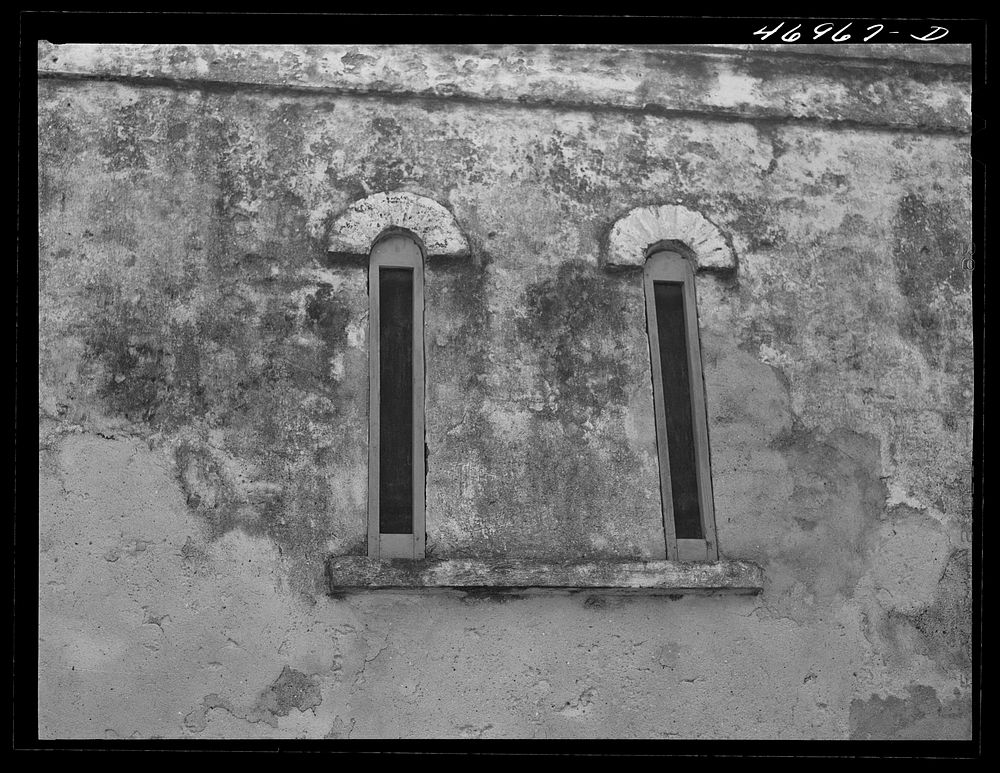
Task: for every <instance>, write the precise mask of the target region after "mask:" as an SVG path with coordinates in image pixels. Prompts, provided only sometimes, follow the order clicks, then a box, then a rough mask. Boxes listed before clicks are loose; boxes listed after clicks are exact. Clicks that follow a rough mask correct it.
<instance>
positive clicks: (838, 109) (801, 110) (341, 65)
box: [38, 41, 972, 133]
mask: <svg viewBox="0 0 1000 773" xmlns="http://www.w3.org/2000/svg"><path fill="white" fill-rule="evenodd" d="M804 48H806V47H804V46H798V47H796V50H797V51H799V50H802V49H804ZM817 53H819V52H817ZM38 74H39V77H47V78H59V77H66V78H73V77H77V78H94V79H102V80H131V81H150V82H158V83H173V84H183V85H187V86H191V87H210V86H212V85H230V86H243V87H248V86H249V87H267V88H279V89H280V88H285V89H289V90H295V91H298V92H303V91H305V92H309V91H314V92H316V93H324V92H327V93H329V92H332V93H346V94H359V95H362V94H366V95H380V96H396V97H415V98H431V99H436V98H457V99H466V100H475V101H485V102H492V103H498V104H502V103H509V104H513V105H521V106H542V107H552V108H559V107H567V108H571V109H583V110H587V109H620V110H641V111H646V112H650V113H681V114H693V115H698V116H704V117H708V118H719V119H729V120H732V119H737V120H739V119H744V120H754V119H757V120H759V119H769V120H800V121H818V122H822V123H829V124H844V125H849V126H861V127H872V128H876V129H890V130H905V131H916V132H946V133H968V132H969V131H970V129H971V120H972V112H971V98H972V89H971V68H967V67H964V66H961V65H960V64H954V63H947V64H946V63H940V62H927V61H924V62H914V61H912V60H910V59H902V58H900V59H898V60H885V59H880V60H862V59H849V58H842V59H840V60H837V58H835V57H834V58H831V57H830V56H829V54H828V53H827V52H825V51H824V52H822V53H821V55H817V56H808V55H801V54H797V55H794V56H792V55H781V52H778V51H775V50H774V49H773V47H771V46H768V47H765V48H763V49H762V50H743V49H740V50H734V49H732V48H724V47H717V48H713V47H687V46H662V47H656V48H653V47H649V46H645V47H641V46H637V47H628V46H622V47H614V46H606V45H600V46H581V45H546V46H532V45H439V46H430V45H407V46H400V45H386V46H367V45H366V46H355V45H330V46H311V45H288V46H281V45H258V46H251V45H240V46H237V45H160V44H155V45H146V44H144V45H126V44H64V45H53V44H50V43H47V42H44V41H42V42H39V48H38Z"/></svg>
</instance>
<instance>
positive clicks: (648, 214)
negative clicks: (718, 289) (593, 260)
mask: <svg viewBox="0 0 1000 773" xmlns="http://www.w3.org/2000/svg"><path fill="white" fill-rule="evenodd" d="M667 244H673V245H676V247H677V248H678V249H680V250H683V252H684V253H686V256H687V257H689V258H690V259H691V260H692V261H693V262H694V269H695V270H696V271H735V270H736V254H735V253H734V252H733V249H732V247H730V246H729V242H728V241H727V240H726V238H725V236H724V235H723V234H722V232H721V231H720V230H719V229H718V227H717V226H716V225H715V224H714V223H712V222H711V221H710V220H709V219H708V218H706V217H705V216H704V215H703V214H701V213H700V212H696V211H695V210H693V209H688V208H687V207H684V206H681V205H680V204H661V205H657V206H651V207H636V208H635V209H633V210H630V211H629V212H628V213H627V214H626V215H625V216H623V217H621V218H619V219H618V220H617V221H615V224H614V225H613V226H612V227H611V233H610V235H609V237H608V251H607V255H606V256H605V262H604V264H605V267H607V268H619V269H621V268H638V267H641V266H643V265H644V264H645V262H646V258H647V256H649V255H650V254H651V251H654V250H656V249H657V248H658V247H660V246H662V245H667ZM675 251H676V250H675Z"/></svg>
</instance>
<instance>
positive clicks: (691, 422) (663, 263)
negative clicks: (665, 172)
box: [643, 250, 719, 561]
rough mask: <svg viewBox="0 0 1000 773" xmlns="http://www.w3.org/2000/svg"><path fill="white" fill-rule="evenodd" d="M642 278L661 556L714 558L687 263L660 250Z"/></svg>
mask: <svg viewBox="0 0 1000 773" xmlns="http://www.w3.org/2000/svg"><path fill="white" fill-rule="evenodd" d="M643 283H644V287H645V294H646V327H647V331H648V333H649V352H650V359H651V364H652V375H653V399H654V414H655V416H656V447H657V452H658V456H659V461H660V498H661V503H662V510H663V529H664V535H665V538H666V544H667V558H668V559H671V560H675V561H714V560H717V559H718V557H719V549H718V544H717V543H716V539H715V508H714V505H713V502H712V477H711V469H710V464H709V451H708V419H707V416H706V413H705V385H704V381H703V380H702V372H701V346H700V345H699V341H698V313H697V300H696V298H695V287H694V271H693V270H692V268H691V264H690V263H689V262H688V261H687V260H685V259H684V258H683V257H682V256H681V255H679V254H678V253H676V252H671V251H668V250H661V251H658V252H654V253H653V254H651V255H650V256H649V257H648V259H647V260H646V265H645V269H644V280H643Z"/></svg>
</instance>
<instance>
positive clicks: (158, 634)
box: [38, 44, 972, 738]
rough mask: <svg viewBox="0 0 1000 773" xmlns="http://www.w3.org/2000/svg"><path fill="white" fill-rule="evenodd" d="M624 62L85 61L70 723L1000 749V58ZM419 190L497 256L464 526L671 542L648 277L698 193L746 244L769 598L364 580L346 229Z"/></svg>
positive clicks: (462, 542) (95, 731) (464, 270)
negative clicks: (977, 274) (985, 217)
mask: <svg viewBox="0 0 1000 773" xmlns="http://www.w3.org/2000/svg"><path fill="white" fill-rule="evenodd" d="M588 54H589V52H588V51H587V50H586V49H581V48H580V47H564V48H558V47H557V48H539V49H535V50H529V49H524V50H521V49H516V48H513V47H501V48H484V49H479V50H477V49H470V48H469V47H463V48H462V49H460V50H451V49H446V48H441V49H395V48H374V47H373V48H362V49H357V48H351V49H348V48H335V47H330V48H314V49H307V48H298V49H290V48H289V47H282V48H267V49H252V48H242V49H231V48H223V47H180V46H177V47H144V48H130V47H121V46H119V47H108V48H98V49H94V48H92V47H85V46H49V45H47V44H45V45H42V46H41V47H40V50H39V69H40V75H41V76H43V77H41V78H40V80H39V106H38V107H39V124H38V126H39V155H40V163H39V177H38V182H39V233H40V252H39V282H40V286H39V303H40V309H39V359H40V362H39V429H40V443H41V453H40V458H39V470H40V482H39V493H40V509H39V539H40V551H41V552H40V570H39V574H40V576H39V594H40V595H39V615H40V618H39V621H40V622H39V627H40V630H39V640H40V644H39V732H40V734H41V735H42V736H43V737H53V738H63V737H133V736H135V737H150V736H160V737H194V738H211V737H293V736H309V737H313V736H329V737H346V736H348V735H350V736H351V737H365V736H402V737H423V736H445V737H452V736H456V737H457V736H462V737H526V736H537V737H546V736H547V737H563V736H573V737H654V738H660V737H782V738H784V737H823V738H846V737H854V738H893V737H911V738H931V737H935V738H938V737H944V738H967V737H969V734H970V692H969V677H970V641H969V638H970V605H971V597H970V576H969V575H970V567H969V556H970V539H969V528H970V519H971V511H970V494H971V492H970V488H971V485H970V473H971V471H970V466H971V462H970V454H971V451H970V449H971V420H972V391H971V390H972V335H971V328H970V325H971V301H970V297H971V296H970V280H969V275H968V274H967V273H966V272H964V271H963V270H962V265H961V258H962V256H963V251H964V249H965V246H966V245H967V243H968V242H969V241H970V240H971V239H970V218H971V201H970V199H971V196H970V160H969V155H968V152H969V137H968V133H967V131H968V120H969V85H968V80H969V73H968V70H967V69H966V68H965V67H964V66H962V65H961V64H955V63H941V62H933V61H929V62H913V61H909V62H907V63H906V64H905V66H898V65H897V64H894V63H891V62H888V63H873V62H868V61H861V60H845V62H843V63H840V64H838V65H837V66H836V67H833V66H827V67H825V68H824V67H818V66H817V65H814V64H813V63H812V62H810V61H809V59H808V57H805V56H803V57H799V58H797V59H796V60H795V61H792V60H790V59H789V58H787V57H786V58H780V57H776V56H769V55H763V54H762V55H760V56H757V57H755V56H754V55H753V54H752V53H749V52H741V53H739V54H733V53H731V52H730V53H726V54H723V53H719V52H712V53H705V52H699V51H685V50H678V51H664V52H659V53H656V54H655V55H654V54H651V53H649V52H642V51H640V52H635V51H629V50H623V51H619V52H614V51H612V52H602V55H603V56H605V59H607V61H605V60H604V59H595V58H594V57H593V56H589V55H588ZM803 62H805V63H803ZM626 64H627V65H629V66H635V67H636V68H639V69H638V70H637V71H636V73H634V75H635V77H634V78H633V79H632V80H629V78H628V77H625V76H622V77H621V78H620V79H618V80H616V79H615V78H614V77H612V75H613V73H614V72H615V71H616V69H618V70H621V69H622V68H623V67H624V65H626ZM421 66H422V69H421ZM624 71H625V72H626V74H627V73H628V72H631V71H630V70H628V67H625V68H624ZM574 73H576V74H579V75H580V78H579V81H578V89H577V91H574V92H572V93H568V92H567V91H566V90H565V87H564V85H562V84H564V82H565V81H566V80H567V79H571V77H573V76H574ZM583 74H586V77H583ZM629 77H631V76H629ZM809 78H812V79H813V80H812V87H811V90H810V91H808V93H806V92H803V90H802V89H803V85H802V84H803V79H806V80H808V79H809ZM672 83H675V84H682V85H683V88H682V89H681V88H678V89H671V88H668V87H667V86H668V85H669V84H672ZM490 84H493V85H492V86H491V85H490ZM665 84H666V85H665ZM518 94H522V95H523V96H524V97H525V98H524V99H519V97H518ZM804 95H805V96H804ZM806 97H807V98H806ZM399 190H402V191H409V192H413V193H417V194H420V195H422V196H426V197H428V198H431V199H434V200H436V201H439V202H441V203H442V204H444V205H445V206H447V207H448V208H449V209H450V210H451V211H452V213H453V214H454V216H455V218H456V220H457V222H458V223H459V225H460V226H461V228H462V229H463V230H464V232H465V235H466V236H467V238H468V241H469V245H470V252H471V254H470V256H469V258H466V259H463V260H438V261H434V260H431V261H429V262H428V264H427V269H426V277H425V288H426V289H425V292H426V315H425V325H426V328H425V342H426V343H425V346H426V362H427V366H426V370H427V374H428V375H427V400H426V417H427V445H428V458H427V465H428V468H427V469H428V473H427V513H428V528H427V531H428V552H429V554H431V555H438V556H472V557H479V556H492V557H518V556H526V557H539V558H547V559H550V560H575V559H579V558H586V559H588V560H613V559H626V558H632V559H642V558H657V557H658V558H662V557H663V552H662V551H663V533H662V523H661V522H660V520H659V519H660V514H659V507H660V505H659V488H658V477H657V476H658V472H657V469H658V468H657V458H656V445H655V442H656V441H655V430H654V423H653V406H652V395H651V381H650V370H649V352H648V344H647V341H646V333H645V318H644V306H643V292H642V286H641V272H635V271H632V272H629V271H615V272H612V271H608V270H606V269H605V267H604V262H603V259H604V257H605V253H606V250H607V239H608V233H609V231H610V229H611V227H612V225H613V223H614V222H615V221H616V220H617V219H618V218H620V217H621V216H622V215H624V214H625V213H627V212H628V211H629V210H631V209H633V208H635V207H638V206H643V205H651V204H661V203H678V204H682V205H684V206H686V207H688V208H690V209H691V210H694V211H696V212H699V213H701V214H702V215H703V216H704V217H706V218H708V220H709V221H710V222H711V223H713V224H714V225H715V226H717V227H718V228H719V229H720V231H721V232H722V233H723V234H725V235H726V237H727V239H729V242H730V245H731V247H732V250H733V252H734V253H735V255H736V259H737V268H736V270H735V271H724V272H715V273H712V272H701V273H699V274H698V278H697V292H698V300H699V309H698V311H699V326H700V334H701V342H702V349H703V360H704V370H705V382H706V391H707V405H708V419H709V432H710V440H711V452H712V473H713V487H714V493H715V505H716V519H717V527H718V539H719V545H720V550H721V552H722V554H723V555H724V556H726V557H730V558H743V559H749V560H754V561H757V562H759V563H760V564H761V565H763V567H764V568H765V571H766V577H767V584H766V587H765V591H764V593H763V594H761V595H760V596H758V597H727V596H718V597H697V596H685V597H683V598H677V599H669V598H644V597H625V598H609V597H604V596H593V597H590V596H572V597H550V596H540V597H528V598H513V599H511V598H506V599H504V600H499V599H491V598H489V597H485V598H483V597H472V596H462V595H460V594H457V595H391V594H390V595H353V596H348V597H346V598H331V597H329V596H328V595H327V594H326V589H325V585H324V578H323V571H324V561H325V559H326V557H327V556H328V555H331V554H334V555H337V554H363V553H364V551H365V530H366V507H367V505H366V502H367V490H366V488H367V464H368V450H367V436H368V420H367V401H368V365H367V362H368V359H367V351H368V349H367V340H366V337H367V313H368V299H367V289H366V281H367V280H366V271H365V266H364V263H363V262H354V263H352V262H351V261H345V260H342V259H338V258H337V256H336V255H332V254H331V253H329V252H328V251H327V247H328V237H329V230H330V226H331V224H332V223H333V221H334V220H335V218H336V217H337V215H338V214H339V213H341V212H343V211H344V210H345V209H346V208H347V207H348V206H349V205H350V204H351V203H352V202H354V201H356V200H358V199H360V198H363V197H365V196H367V195H370V194H372V193H375V192H380V191H399Z"/></svg>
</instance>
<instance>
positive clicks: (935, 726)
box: [850, 684, 972, 741]
mask: <svg viewBox="0 0 1000 773" xmlns="http://www.w3.org/2000/svg"><path fill="white" fill-rule="evenodd" d="M906 691H907V692H908V693H909V697H908V698H899V697H897V696H895V695H890V696H888V697H886V698H881V697H879V696H878V695H872V696H871V698H869V699H868V700H862V699H860V698H855V699H854V700H852V701H851V709H850V712H851V713H850V723H851V730H850V732H851V739H852V740H865V741H868V740H889V739H921V740H966V739H969V738H971V737H972V714H971V705H970V702H969V701H968V700H967V699H965V700H963V699H960V698H956V699H953V700H950V701H947V702H946V703H943V704H942V702H941V700H940V699H939V698H938V695H937V693H936V692H935V690H934V688H933V687H928V686H926V685H921V684H915V685H912V686H910V687H907V688H906Z"/></svg>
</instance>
